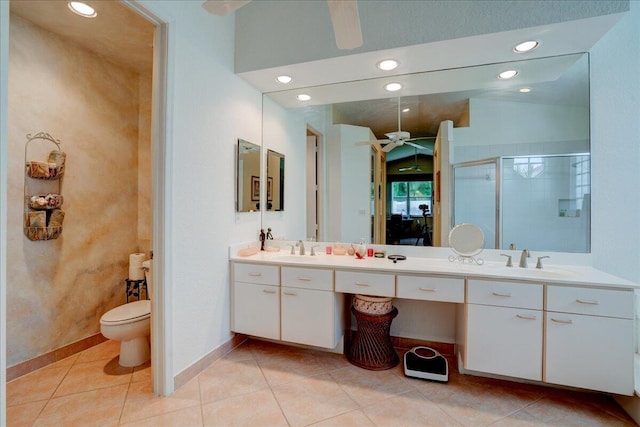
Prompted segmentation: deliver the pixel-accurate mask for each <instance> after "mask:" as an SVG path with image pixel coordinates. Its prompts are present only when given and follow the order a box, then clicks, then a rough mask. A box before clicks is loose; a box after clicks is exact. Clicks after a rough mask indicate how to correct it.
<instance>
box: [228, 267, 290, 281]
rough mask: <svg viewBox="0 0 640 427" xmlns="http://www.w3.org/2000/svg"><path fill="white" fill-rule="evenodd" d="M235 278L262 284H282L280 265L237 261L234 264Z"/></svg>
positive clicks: (235, 279)
mask: <svg viewBox="0 0 640 427" xmlns="http://www.w3.org/2000/svg"><path fill="white" fill-rule="evenodd" d="M233 280H234V281H236V282H247V283H258V284H261V285H280V267H278V266H275V265H262V264H244V263H237V262H236V263H234V264H233Z"/></svg>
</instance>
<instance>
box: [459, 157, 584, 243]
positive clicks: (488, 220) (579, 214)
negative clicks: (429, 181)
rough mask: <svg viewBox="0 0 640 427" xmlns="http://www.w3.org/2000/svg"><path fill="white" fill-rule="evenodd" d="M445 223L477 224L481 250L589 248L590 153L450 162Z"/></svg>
mask: <svg viewBox="0 0 640 427" xmlns="http://www.w3.org/2000/svg"><path fill="white" fill-rule="evenodd" d="M453 182H454V186H453V213H452V215H453V216H452V218H451V224H452V225H456V224H463V223H472V224H476V225H478V226H479V227H480V228H481V229H482V231H483V232H484V236H485V248H493V249H502V248H505V249H506V248H508V247H509V245H511V244H514V245H515V246H516V247H518V248H522V249H524V248H527V249H530V250H534V251H555V252H576V253H580V252H589V251H590V229H591V227H590V216H591V209H590V204H591V201H590V199H591V198H590V196H591V189H590V156H589V154H588V153H587V154H583V153H581V154H566V155H545V156H514V157H496V158H490V159H484V160H478V161H472V162H465V163H459V164H456V165H454V166H453Z"/></svg>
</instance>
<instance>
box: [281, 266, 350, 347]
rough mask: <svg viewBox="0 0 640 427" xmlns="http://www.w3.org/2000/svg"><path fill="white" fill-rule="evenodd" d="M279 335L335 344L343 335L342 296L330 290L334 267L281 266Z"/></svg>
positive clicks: (298, 340)
mask: <svg viewBox="0 0 640 427" xmlns="http://www.w3.org/2000/svg"><path fill="white" fill-rule="evenodd" d="M281 284H282V288H281V331H282V334H281V339H282V340H283V341H289V342H294V343H299V344H307V345H312V346H316V347H324V348H335V347H336V346H337V345H338V343H339V341H340V339H341V337H342V326H343V322H342V319H343V311H344V304H343V301H344V296H343V295H341V294H338V293H334V292H333V270H323V269H313V268H296V267H282V282H281Z"/></svg>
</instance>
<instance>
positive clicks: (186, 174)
mask: <svg viewBox="0 0 640 427" xmlns="http://www.w3.org/2000/svg"><path fill="white" fill-rule="evenodd" d="M142 3H143V5H144V7H146V8H148V9H149V10H150V11H151V12H152V13H154V14H156V15H157V16H158V17H160V18H161V19H163V20H164V21H167V22H168V23H169V33H170V35H169V39H170V42H169V43H170V46H169V55H170V58H171V60H170V63H169V74H170V76H171V77H172V81H171V82H170V85H169V86H170V89H169V93H168V96H169V100H170V104H169V109H170V115H171V114H172V120H171V123H170V126H169V129H170V135H168V139H169V140H170V146H171V147H172V150H171V151H170V152H168V153H167V157H168V160H169V163H170V165H171V176H168V177H167V187H168V189H167V190H166V191H167V193H168V195H169V200H171V199H172V205H171V207H170V214H169V215H170V217H169V218H168V222H169V224H168V229H169V230H171V233H172V234H171V236H170V239H171V240H172V242H173V243H172V247H171V251H172V254H171V256H170V257H168V260H170V263H171V265H169V266H166V268H167V271H168V272H169V273H168V274H169V278H168V283H166V286H168V287H170V288H171V295H172V300H171V301H168V306H169V307H171V308H172V313H171V317H172V320H173V330H172V331H171V333H170V335H171V336H172V337H173V342H171V343H170V344H169V345H170V346H171V351H172V353H173V373H172V374H173V375H175V374H177V373H179V372H181V371H183V370H184V369H185V368H187V367H189V366H190V365H191V364H193V363H194V362H196V361H198V360H199V359H201V358H202V357H203V356H205V355H206V354H208V353H209V352H211V351H212V350H214V349H215V348H217V347H218V346H220V345H221V344H223V343H224V342H226V341H228V340H229V339H230V336H231V334H230V331H229V328H230V326H229V324H230V322H229V291H228V290H229V261H228V245H229V244H230V243H232V242H239V241H247V240H255V239H256V236H257V233H258V231H259V229H260V214H259V213H242V214H237V213H236V212H235V206H234V191H235V187H234V173H235V172H234V151H235V147H236V145H235V144H236V141H237V139H238V138H242V139H245V140H248V141H254V142H259V141H260V140H261V120H262V117H261V102H262V99H261V98H262V96H261V94H260V93H259V92H258V91H257V90H255V89H254V88H252V87H250V86H249V85H248V84H247V83H245V82H244V81H243V80H241V79H240V78H238V77H237V76H235V75H234V74H233V57H234V48H233V33H234V21H233V15H232V16H228V17H224V18H221V17H216V16H213V15H210V14H207V13H203V9H202V5H201V2H184V1H143V2H142Z"/></svg>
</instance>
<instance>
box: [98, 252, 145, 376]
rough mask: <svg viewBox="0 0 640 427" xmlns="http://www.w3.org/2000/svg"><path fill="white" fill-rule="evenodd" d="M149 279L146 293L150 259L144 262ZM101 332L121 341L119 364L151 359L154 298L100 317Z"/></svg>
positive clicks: (134, 363)
mask: <svg viewBox="0 0 640 427" xmlns="http://www.w3.org/2000/svg"><path fill="white" fill-rule="evenodd" d="M142 266H143V267H144V271H145V276H146V279H147V295H150V294H151V286H152V283H151V282H152V277H151V260H146V261H144V262H143V263H142ZM100 332H102V335H104V336H105V337H107V338H109V339H112V340H115V341H120V361H119V363H120V366H125V367H133V366H138V365H142V364H143V363H145V362H147V361H148V360H149V358H150V352H149V334H150V333H151V301H149V300H140V301H134V302H130V303H127V304H123V305H121V306H118V307H115V308H113V309H111V310H109V311H107V312H106V313H105V314H103V315H102V317H101V318H100Z"/></svg>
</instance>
